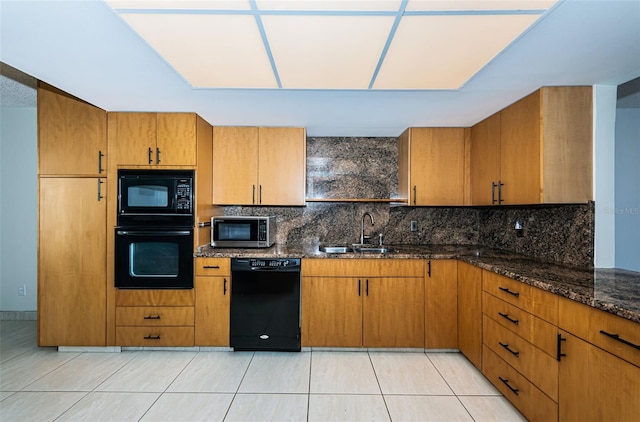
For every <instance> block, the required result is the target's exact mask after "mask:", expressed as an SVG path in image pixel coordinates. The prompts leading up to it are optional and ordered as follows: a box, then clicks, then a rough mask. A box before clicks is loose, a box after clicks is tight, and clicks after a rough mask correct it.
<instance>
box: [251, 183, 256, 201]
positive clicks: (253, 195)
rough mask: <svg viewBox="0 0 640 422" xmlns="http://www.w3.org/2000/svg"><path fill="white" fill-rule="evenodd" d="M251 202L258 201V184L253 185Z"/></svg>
mask: <svg viewBox="0 0 640 422" xmlns="http://www.w3.org/2000/svg"><path fill="white" fill-rule="evenodd" d="M251 189H252V190H251V203H252V204H255V203H256V185H251Z"/></svg>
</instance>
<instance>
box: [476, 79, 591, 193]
mask: <svg viewBox="0 0 640 422" xmlns="http://www.w3.org/2000/svg"><path fill="white" fill-rule="evenodd" d="M592 128H593V123H592V88H591V87H545V88H541V89H540V90H538V91H536V92H534V93H532V94H530V95H528V96H527V97H525V98H523V99H521V100H520V101H518V102H516V103H514V104H512V105H510V106H509V107H507V108H505V109H503V110H502V111H500V112H499V113H497V114H495V115H493V116H491V117H489V118H488V119H486V120H484V121H482V122H480V123H478V124H476V125H475V126H474V127H473V128H472V129H471V164H470V167H471V203H472V204H473V205H487V204H492V203H493V204H503V205H510V204H541V203H549V204H553V203H583V202H587V201H589V200H591V199H592V198H593V192H592V184H593V179H592V177H593V175H592V169H593V156H592V145H593V142H592V138H593V134H592ZM492 186H493V187H492ZM492 194H493V195H492ZM492 197H493V201H491V199H492Z"/></svg>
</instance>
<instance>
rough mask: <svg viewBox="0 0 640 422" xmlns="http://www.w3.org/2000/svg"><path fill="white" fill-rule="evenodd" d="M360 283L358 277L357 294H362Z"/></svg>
mask: <svg viewBox="0 0 640 422" xmlns="http://www.w3.org/2000/svg"><path fill="white" fill-rule="evenodd" d="M361 284H362V282H361V281H360V279H358V296H361V295H362V291H361Z"/></svg>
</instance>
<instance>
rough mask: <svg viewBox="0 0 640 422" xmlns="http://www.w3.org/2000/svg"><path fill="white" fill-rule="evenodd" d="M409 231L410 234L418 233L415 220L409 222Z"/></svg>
mask: <svg viewBox="0 0 640 422" xmlns="http://www.w3.org/2000/svg"><path fill="white" fill-rule="evenodd" d="M411 231H412V232H417V231H418V222H417V221H415V220H411Z"/></svg>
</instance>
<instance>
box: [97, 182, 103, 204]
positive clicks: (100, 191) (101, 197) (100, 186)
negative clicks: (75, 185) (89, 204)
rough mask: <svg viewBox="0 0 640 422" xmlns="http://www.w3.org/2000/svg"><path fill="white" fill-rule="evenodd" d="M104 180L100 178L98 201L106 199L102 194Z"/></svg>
mask: <svg viewBox="0 0 640 422" xmlns="http://www.w3.org/2000/svg"><path fill="white" fill-rule="evenodd" d="M103 183H104V182H103V181H102V179H98V201H102V200H103V199H104V196H102V184H103Z"/></svg>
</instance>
